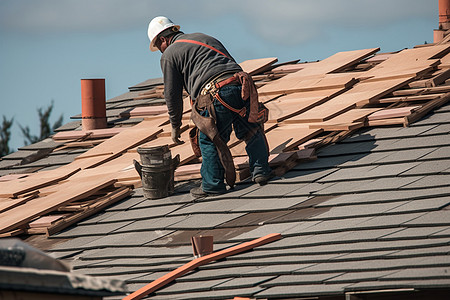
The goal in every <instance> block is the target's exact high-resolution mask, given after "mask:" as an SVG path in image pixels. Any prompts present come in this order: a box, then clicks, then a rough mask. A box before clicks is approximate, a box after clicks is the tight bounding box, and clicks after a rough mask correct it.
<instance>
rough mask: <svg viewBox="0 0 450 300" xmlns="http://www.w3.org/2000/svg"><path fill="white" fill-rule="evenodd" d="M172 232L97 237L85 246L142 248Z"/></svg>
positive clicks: (162, 231)
mask: <svg viewBox="0 0 450 300" xmlns="http://www.w3.org/2000/svg"><path fill="white" fill-rule="evenodd" d="M170 232H171V231H167V230H157V231H150V232H146V233H142V232H129V233H121V234H111V235H107V236H104V237H102V238H98V237H96V239H95V240H94V241H92V242H90V243H88V244H85V245H84V246H85V247H86V248H88V249H89V248H91V249H92V248H102V247H119V246H142V245H144V244H146V243H148V242H151V241H153V240H155V239H158V238H160V237H163V236H165V235H167V234H169V233H170Z"/></svg>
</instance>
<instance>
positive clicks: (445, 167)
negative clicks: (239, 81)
mask: <svg viewBox="0 0 450 300" xmlns="http://www.w3.org/2000/svg"><path fill="white" fill-rule="evenodd" d="M449 50H450V46H449V45H441V46H430V47H421V48H416V49H408V50H404V51H401V52H400V53H398V54H399V55H397V53H392V54H387V55H380V56H381V57H383V58H377V55H375V56H372V55H373V54H374V53H375V52H376V51H378V49H366V50H357V51H349V52H345V53H338V54H336V55H334V56H331V57H330V58H327V59H325V60H323V61H321V62H315V63H307V64H297V63H296V62H295V63H289V64H280V65H278V66H274V65H272V63H273V59H267V60H263V61H264V63H267V61H270V63H269V65H264V66H263V67H261V65H260V64H259V63H258V64H255V65H256V66H252V68H254V69H255V70H257V72H258V73H255V74H254V78H255V80H256V82H257V85H258V87H259V89H258V91H259V93H260V96H261V99H262V101H265V102H266V104H267V106H269V107H270V108H271V116H270V122H269V123H267V125H266V130H267V137H268V140H269V145H270V146H271V152H272V153H273V154H274V157H275V158H274V161H276V160H277V159H278V163H275V162H273V166H274V167H276V171H277V174H278V177H276V178H275V179H274V180H272V181H270V182H269V184H267V185H266V186H263V187H260V186H258V185H255V184H252V183H250V182H249V181H248V180H246V179H245V178H246V174H248V173H246V172H248V171H246V169H245V163H243V161H244V160H245V158H242V157H241V156H242V151H243V147H242V144H238V143H237V142H236V144H235V147H233V148H232V153H233V155H234V156H235V157H236V166H237V168H238V175H239V178H240V179H241V181H240V183H239V184H238V185H237V186H236V187H235V189H234V190H232V191H230V192H229V193H227V194H224V195H221V196H217V197H211V198H206V199H203V200H196V201H194V200H193V199H192V198H191V196H190V195H189V193H188V191H189V188H190V187H192V186H193V182H192V181H184V179H186V178H189V179H192V178H198V169H195V166H196V165H198V164H196V162H197V161H196V160H195V159H194V158H193V157H192V155H191V154H190V153H189V152H186V151H185V150H181V149H180V148H181V147H180V148H177V147H172V148H171V149H172V153H173V154H174V153H179V154H182V161H183V162H184V163H186V166H190V167H192V166H193V167H194V170H193V171H192V170H191V171H189V172H191V173H185V174H187V175H184V177H183V176H181V175H180V174H179V176H178V177H177V179H178V181H179V184H178V185H177V188H176V190H175V192H176V193H175V194H174V195H172V196H170V197H167V198H164V199H159V200H147V199H145V198H144V196H143V191H142V189H141V188H138V186H139V182H140V180H138V179H136V174H135V171H134V170H133V169H132V168H131V169H130V164H131V161H132V159H133V158H136V157H137V154H136V149H135V148H136V146H138V145H148V146H149V145H154V144H155V143H163V142H164V143H167V136H165V134H166V132H165V130H167V128H166V127H165V126H159V127H158V125H159V124H160V122H161V119H159V117H158V116H157V117H148V115H146V114H148V113H149V114H155V112H154V110H150V111H148V110H147V111H145V112H144V113H143V112H142V110H141V111H136V110H134V108H135V107H137V106H142V107H146V106H148V105H154V104H162V101H163V100H162V99H161V96H162V95H161V82H160V79H156V80H147V81H144V82H142V83H140V84H138V85H136V86H134V87H131V88H130V91H129V92H128V93H126V94H124V95H121V96H118V97H115V98H112V99H110V100H108V102H107V108H108V111H107V112H108V113H107V114H108V121H109V124H110V125H111V126H112V125H114V126H116V127H121V130H118V131H114V132H112V131H108V130H103V131H92V132H83V131H80V130H74V129H79V126H80V122H79V121H74V122H72V123H69V124H66V125H65V126H63V127H62V128H60V129H59V132H58V134H56V135H55V136H54V137H53V139H48V140H45V141H42V142H41V143H38V144H35V145H30V146H27V147H24V148H23V149H21V150H20V151H19V152H17V153H15V154H11V155H10V156H9V157H6V159H3V160H2V161H0V169H2V170H0V171H2V172H4V174H10V175H8V176H24V175H20V173H32V174H31V175H29V176H28V177H25V178H23V179H16V180H15V181H7V182H8V183H7V184H4V185H2V186H1V187H2V189H1V190H0V193H1V194H0V197H8V198H4V199H2V201H1V204H2V205H7V206H10V207H11V208H8V207H6V208H5V207H2V208H1V209H2V210H1V211H2V212H0V217H1V216H6V217H8V218H0V225H2V226H3V227H2V228H3V230H4V231H3V232H6V231H8V230H13V229H14V231H12V233H11V234H13V233H14V232H16V233H23V232H26V233H28V234H31V233H33V232H35V233H39V232H41V233H42V232H46V233H47V234H49V235H51V239H50V240H49V241H46V243H47V244H46V245H42V247H44V248H46V249H47V250H48V251H50V252H52V253H53V254H54V255H56V256H57V257H59V258H64V259H70V260H72V264H73V266H74V268H75V270H76V272H80V273H82V274H89V275H96V276H108V277H111V276H113V277H117V278H119V279H121V280H125V281H126V282H127V284H128V287H129V290H130V291H135V290H137V289H138V288H140V287H142V286H144V285H146V284H147V283H149V282H151V281H152V280H155V279H157V278H160V277H161V276H163V275H165V274H166V273H168V272H170V271H172V270H174V269H176V268H177V267H179V266H181V265H183V264H185V263H187V262H189V261H191V260H192V247H191V245H190V237H191V236H195V235H212V236H214V241H215V250H219V249H225V248H227V247H230V246H233V245H236V244H238V243H241V242H246V241H250V240H253V239H255V238H259V237H261V236H264V235H266V234H270V233H281V234H282V236H283V238H282V239H281V240H278V241H276V242H273V243H270V244H267V245H264V246H261V247H257V248H255V249H254V250H253V251H249V252H246V253H242V254H238V255H235V256H230V257H227V258H226V259H223V260H220V261H217V262H213V263H210V264H207V265H204V266H201V267H199V268H198V269H196V270H195V271H193V272H191V273H188V274H186V275H184V276H183V277H181V278H178V279H177V280H176V282H175V283H174V284H171V285H168V286H166V287H164V288H162V289H160V290H157V291H156V292H155V293H154V294H152V295H150V297H151V298H152V299H230V298H233V297H235V296H246V297H252V298H257V299H272V298H274V299H275V298H290V297H291V298H292V297H312V296H324V297H325V296H336V297H341V298H342V297H343V296H344V295H345V294H346V293H353V292H366V291H375V290H395V291H398V292H400V291H402V292H405V293H406V292H409V291H412V290H415V291H417V290H419V291H422V293H431V292H433V293H435V292H437V293H438V292H439V291H446V292H447V291H448V289H449V287H450V278H449V276H448V269H449V267H450V265H449V264H450V260H449V257H448V252H449V250H450V248H449V242H450V235H449V233H450V229H449V228H450V215H449V213H448V212H449V210H448V209H447V205H448V204H449V203H450V188H449V185H450V180H449V179H450V178H449V176H448V175H449V170H450V140H449V139H448V135H449V132H450V121H449V120H450V106H448V105H447V106H442V107H441V108H439V109H437V110H436V111H435V112H434V113H432V114H428V115H426V114H427V113H428V112H429V111H430V110H433V109H434V108H436V107H440V106H441V105H444V104H445V103H446V102H447V101H448V100H449V98H450V94H448V93H449V92H450V88H449V87H448V85H447V83H446V80H447V79H448V78H449V77H450V74H449V73H450V72H449V71H448V67H449V65H448V64H447V60H448V59H450V55H448V52H449ZM386 57H388V59H386ZM255 72H256V71H255ZM278 78H279V79H278ZM405 107H406V110H405ZM152 108H153V109H154V107H152ZM394 108H395V109H394ZM161 114H162V113H161V112H158V115H161ZM186 114H187V116H188V107H187V108H186ZM383 114H384V115H383ZM380 115H381V116H380ZM424 116H425V118H423V117H424ZM79 117H80V116H74V117H73V118H75V119H77V118H79ZM144 118H146V119H145V120H144V121H143V119H144ZM420 118H423V119H422V120H420V121H417V120H419V119H420ZM164 119H166V116H164ZM135 124H138V125H135ZM396 124H397V125H396ZM398 124H401V125H404V126H410V127H400V126H398ZM133 125H135V126H133ZM378 125H386V127H379V128H374V127H371V126H378ZM392 125H396V126H392ZM367 126H370V127H367ZM361 127H364V128H361ZM149 128H151V129H152V130H148V129H149ZM358 128H360V129H359V130H358ZM355 130H358V131H355ZM131 132H132V133H131ZM186 133H187V131H186ZM69 137H70V138H69ZM345 137H347V138H345ZM152 139H153V140H152ZM311 145H313V146H311ZM118 146H120V147H118ZM186 146H188V148H189V145H185V146H183V147H186ZM119 148H120V149H119ZM183 149H184V148H183ZM313 150H317V153H315V154H314V151H313ZM280 157H282V158H281V159H280ZM286 157H287V158H286ZM315 157H317V159H316V160H311V159H312V158H315ZM75 158H76V159H75ZM302 158H307V159H309V160H308V161H305V160H303V161H302V160H301V159H302ZM74 159H75V160H74ZM280 160H281V166H280V165H279V161H280ZM188 162H190V163H191V164H187V163H188ZM298 162H301V163H300V164H297V163H298ZM58 167H59V168H58ZM180 169H181V168H180ZM289 169H290V171H289V172H287V173H286V171H287V170H289ZM36 170H39V172H38V173H36V174H34V173H33V172H34V171H36ZM196 170H197V173H196ZM14 173H19V175H14ZM66 179H67V180H66ZM55 182H56V184H55ZM88 185H89V190H86V187H87V186H88ZM79 189H81V190H83V193H84V194H83V197H81V196H80V195H79V194H77V190H79ZM132 189H134V192H133V194H132V195H131V196H130V193H131V190H132ZM62 194H64V197H62V196H61V195H62ZM1 195H3V196H1ZM36 197H37V198H36ZM80 197H81V198H82V202H80ZM111 199H114V201H109V200H111ZM33 200H34V201H33ZM49 200H51V206H52V208H53V209H57V211H59V212H61V211H62V212H71V211H72V212H73V211H79V210H82V211H83V212H84V214H82V216H80V217H77V216H76V215H75V216H73V217H70V218H72V219H70V218H68V219H70V220H71V221H70V222H66V223H64V224H63V225H64V226H59V225H58V226H54V224H53V222H54V221H50V223H49V224H50V225H48V224H47V223H45V222H43V221H42V219H40V218H39V217H41V216H42V215H41V214H40V213H39V211H37V210H38V209H45V211H46V212H49V207H48V206H45V207H42V203H44V202H45V201H49ZM113 202H116V204H113ZM25 205H26V206H25ZM49 205H50V204H49ZM96 205H97V206H96ZM107 206H109V207H108V208H106V207H107ZM25 207H26V208H28V210H27V209H24V208H25ZM92 207H93V208H95V209H90V208H92ZM8 209H9V210H8ZM12 212H14V213H12ZM2 214H3V215H2ZM55 215H56V217H58V215H57V214H56V213H55V211H50V216H47V217H55ZM90 215H93V216H92V217H90V218H87V219H86V217H88V216H90ZM19 216H20V218H21V221H20V222H18V221H17V219H18V217H19ZM60 218H63V217H60ZM83 218H85V219H84V220H82V219H83ZM63 219H64V218H63ZM66 219H67V218H66ZM33 220H35V221H37V222H38V223H39V222H40V223H41V224H42V223H45V224H46V225H45V226H44V228H43V229H42V228H37V227H33V226H30V224H31V223H29V222H32V221H33ZM80 220H82V221H80ZM58 222H59V221H56V223H55V224H59V223H58ZM71 222H72V223H71ZM74 222H78V224H77V225H76V226H72V227H71V228H69V229H67V230H64V231H62V232H60V233H57V234H54V233H55V232H58V231H60V230H61V229H62V228H64V227H67V226H69V225H70V224H73V223H74ZM34 226H37V225H34ZM7 233H8V232H7ZM33 239H36V240H38V238H36V237H32V238H31V239H30V241H33ZM40 242H42V241H40ZM368 295H369V296H371V294H368ZM415 295H422V296H423V295H424V294H420V292H419V293H415ZM369 296H368V297H369ZM409 296H410V295H409ZM433 296H434V297H435V298H436V297H438V296H439V294H434V295H433ZM374 297H375V296H374Z"/></svg>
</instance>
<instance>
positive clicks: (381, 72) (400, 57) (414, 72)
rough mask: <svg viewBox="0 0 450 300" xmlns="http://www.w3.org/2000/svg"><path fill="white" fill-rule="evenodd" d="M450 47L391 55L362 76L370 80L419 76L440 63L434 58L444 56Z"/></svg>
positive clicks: (421, 49) (437, 47) (435, 47)
mask: <svg viewBox="0 0 450 300" xmlns="http://www.w3.org/2000/svg"><path fill="white" fill-rule="evenodd" d="M449 50H450V46H449V45H447V44H445V45H439V46H430V47H423V48H414V49H405V50H402V51H400V52H398V53H396V54H393V55H391V56H390V57H389V58H388V59H386V60H385V61H383V62H382V63H380V64H378V65H376V66H375V67H373V68H372V69H371V70H369V71H367V72H365V74H364V76H373V77H374V78H373V79H372V80H376V79H380V78H396V77H399V76H405V75H408V76H419V75H420V74H423V73H424V72H427V71H430V70H432V68H429V67H430V66H437V65H438V64H439V63H440V61H439V60H438V59H436V58H438V57H441V56H442V55H445V53H448V51H449Z"/></svg>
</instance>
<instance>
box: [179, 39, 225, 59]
mask: <svg viewBox="0 0 450 300" xmlns="http://www.w3.org/2000/svg"><path fill="white" fill-rule="evenodd" d="M180 42H181V43H191V44H196V45H200V46H203V47H206V48H209V49H211V50H213V51H215V52H217V53H219V54H222V55H223V56H225V57H226V58H229V57H228V55H226V54H225V53H223V52H222V51H220V50H218V49H216V48H214V47H213V46H210V45H207V44H205V43H202V42H199V41H194V40H176V41H175V43H180Z"/></svg>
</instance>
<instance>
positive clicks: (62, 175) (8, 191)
mask: <svg viewBox="0 0 450 300" xmlns="http://www.w3.org/2000/svg"><path fill="white" fill-rule="evenodd" d="M79 170H80V169H75V170H73V169H68V170H67V169H66V170H63V172H60V170H58V169H56V170H51V171H42V172H38V173H33V174H31V175H29V176H28V177H25V178H20V179H17V180H12V181H6V182H0V197H5V198H8V197H9V198H17V197H18V196H19V195H22V194H26V193H28V192H31V191H34V190H37V189H39V188H42V187H45V186H49V185H52V184H55V183H57V182H59V181H61V180H64V179H66V178H69V177H70V176H72V175H73V174H75V173H76V172H78V171H79Z"/></svg>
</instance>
